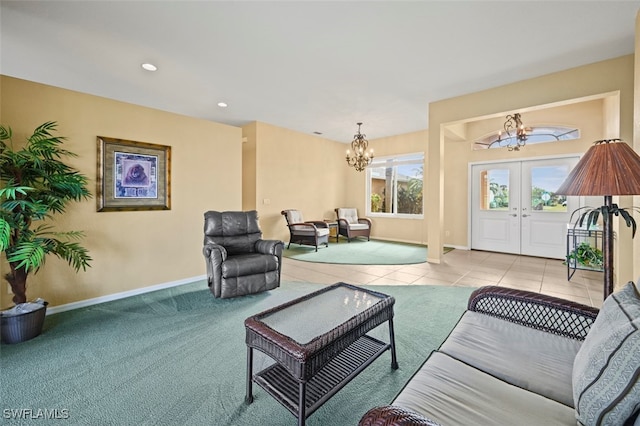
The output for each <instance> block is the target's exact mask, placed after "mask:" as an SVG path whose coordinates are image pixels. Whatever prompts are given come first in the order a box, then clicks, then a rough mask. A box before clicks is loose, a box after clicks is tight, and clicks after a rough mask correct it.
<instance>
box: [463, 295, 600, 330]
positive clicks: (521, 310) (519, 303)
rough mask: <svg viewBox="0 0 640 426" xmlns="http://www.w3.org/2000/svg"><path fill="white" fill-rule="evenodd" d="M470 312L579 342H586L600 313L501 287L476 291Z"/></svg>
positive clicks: (588, 308)
mask: <svg viewBox="0 0 640 426" xmlns="http://www.w3.org/2000/svg"><path fill="white" fill-rule="evenodd" d="M468 309H469V310H470V311H475V312H481V313H484V314H487V315H491V316H494V317H498V318H502V319H505V320H507V321H511V322H515V323H518V324H522V325H526V326H528V327H533V328H536V329H538V330H543V331H546V332H549V333H554V334H559V335H561V336H565V337H570V338H572V339H577V340H584V338H585V337H586V336H587V333H588V332H589V329H590V328H591V324H593V321H594V320H595V319H596V316H597V315H598V312H599V311H598V309H597V308H593V307H591V306H587V305H583V304H580V303H576V302H571V301H569V300H565V299H560V298H558V297H553V296H546V295H544V294H540V293H535V292H531V291H526V290H516V289H511V288H505V287H497V286H487V287H482V288H479V289H478V290H476V291H474V292H473V293H472V294H471V296H470V297H469V303H468Z"/></svg>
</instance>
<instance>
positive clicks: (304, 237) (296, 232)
mask: <svg viewBox="0 0 640 426" xmlns="http://www.w3.org/2000/svg"><path fill="white" fill-rule="evenodd" d="M280 214H282V216H284V218H285V219H286V221H287V226H288V227H289V244H288V245H287V248H289V247H290V246H291V243H296V244H306V245H310V246H315V248H316V251H318V246H319V245H321V244H324V245H326V246H327V247H329V226H328V225H327V224H326V223H325V222H324V221H321V220H312V221H306V222H305V220H304V218H303V217H302V212H301V211H300V210H295V209H288V210H282V211H281V212H280Z"/></svg>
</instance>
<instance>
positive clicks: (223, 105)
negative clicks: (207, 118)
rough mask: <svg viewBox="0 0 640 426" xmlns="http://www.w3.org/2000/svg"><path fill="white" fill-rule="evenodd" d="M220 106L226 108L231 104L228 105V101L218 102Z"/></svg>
mask: <svg viewBox="0 0 640 426" xmlns="http://www.w3.org/2000/svg"><path fill="white" fill-rule="evenodd" d="M218 106H219V107H220V108H226V107H228V106H229V105H227V103H226V102H218Z"/></svg>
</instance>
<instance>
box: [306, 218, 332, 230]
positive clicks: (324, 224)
mask: <svg viewBox="0 0 640 426" xmlns="http://www.w3.org/2000/svg"><path fill="white" fill-rule="evenodd" d="M305 223H307V224H312V225H315V227H316V228H328V227H329V225H327V222H325V221H324V220H308V221H306V222H305Z"/></svg>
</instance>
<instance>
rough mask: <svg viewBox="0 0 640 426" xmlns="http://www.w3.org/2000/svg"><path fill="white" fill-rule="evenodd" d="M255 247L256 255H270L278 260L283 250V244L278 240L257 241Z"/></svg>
mask: <svg viewBox="0 0 640 426" xmlns="http://www.w3.org/2000/svg"><path fill="white" fill-rule="evenodd" d="M255 247H256V251H257V252H258V253H261V254H272V255H274V256H277V257H278V258H280V257H282V251H283V250H284V243H283V242H282V241H280V240H258V241H256V246H255Z"/></svg>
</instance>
